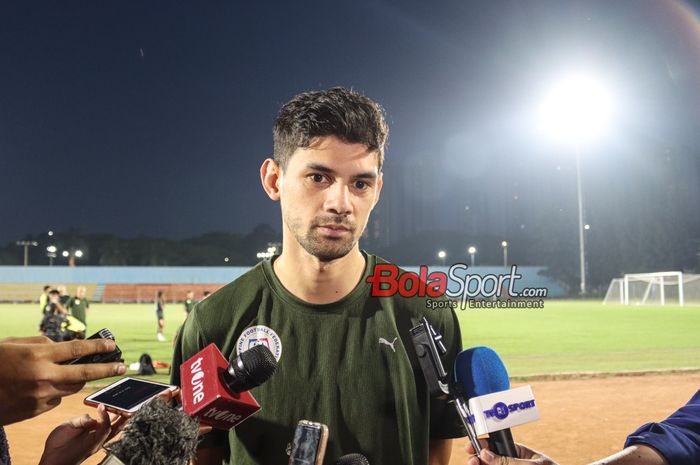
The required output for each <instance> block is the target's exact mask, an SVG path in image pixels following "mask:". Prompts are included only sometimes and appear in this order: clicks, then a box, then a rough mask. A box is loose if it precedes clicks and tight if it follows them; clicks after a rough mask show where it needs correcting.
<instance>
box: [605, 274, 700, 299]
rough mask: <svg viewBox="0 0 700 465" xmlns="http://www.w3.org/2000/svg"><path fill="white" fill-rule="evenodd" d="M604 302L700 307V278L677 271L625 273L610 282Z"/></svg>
mask: <svg viewBox="0 0 700 465" xmlns="http://www.w3.org/2000/svg"><path fill="white" fill-rule="evenodd" d="M603 303H604V304H613V303H615V304H624V305H680V306H683V305H700V275H699V274H688V273H682V272H680V271H663V272H659V273H635V274H626V275H625V276H624V277H623V278H615V279H613V280H612V281H611V282H610V286H608V292H606V294H605V299H603Z"/></svg>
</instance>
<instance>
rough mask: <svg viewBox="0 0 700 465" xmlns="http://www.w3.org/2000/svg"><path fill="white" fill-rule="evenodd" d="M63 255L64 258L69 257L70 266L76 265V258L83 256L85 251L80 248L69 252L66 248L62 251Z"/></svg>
mask: <svg viewBox="0 0 700 465" xmlns="http://www.w3.org/2000/svg"><path fill="white" fill-rule="evenodd" d="M61 255H62V256H63V257H64V258H67V259H68V266H75V259H76V258H82V256H83V251H82V250H80V249H78V250H74V251H71V252H69V251H67V250H64V251H63V252H61Z"/></svg>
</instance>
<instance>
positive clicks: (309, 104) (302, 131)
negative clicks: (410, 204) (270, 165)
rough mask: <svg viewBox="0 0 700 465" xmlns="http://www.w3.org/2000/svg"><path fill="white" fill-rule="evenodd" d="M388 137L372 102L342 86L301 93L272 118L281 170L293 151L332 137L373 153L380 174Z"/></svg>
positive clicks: (275, 155) (275, 148) (387, 132)
mask: <svg viewBox="0 0 700 465" xmlns="http://www.w3.org/2000/svg"><path fill="white" fill-rule="evenodd" d="M388 135H389V127H388V126H387V124H386V121H385V120H384V110H383V109H382V107H381V106H380V105H379V104H378V103H376V102H375V101H373V100H372V99H370V98H368V97H365V96H364V95H362V94H360V93H358V92H356V91H354V90H352V89H346V88H344V87H333V88H330V89H328V90H317V91H310V92H303V93H301V94H299V95H297V96H295V97H294V98H293V99H292V100H290V101H289V102H287V103H285V104H284V105H283V106H282V108H281V109H280V111H279V113H278V115H277V118H276V119H275V125H274V127H273V129H272V136H273V141H274V159H275V161H276V162H277V164H278V165H279V166H280V167H281V168H282V170H284V169H285V168H286V167H287V163H288V161H289V158H290V157H291V156H292V154H293V153H294V151H295V150H296V149H298V148H306V147H309V146H310V145H311V144H312V143H313V139H315V138H316V137H322V136H335V137H337V138H339V139H340V140H342V141H343V142H347V143H353V144H354V143H360V144H364V145H365V146H366V147H367V149H368V150H369V151H370V152H377V158H378V161H379V170H380V171H381V169H382V164H383V163H384V147H385V145H386V141H387V137H388Z"/></svg>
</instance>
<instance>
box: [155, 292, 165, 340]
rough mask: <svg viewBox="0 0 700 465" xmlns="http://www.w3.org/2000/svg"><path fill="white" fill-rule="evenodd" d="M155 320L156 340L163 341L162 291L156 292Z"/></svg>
mask: <svg viewBox="0 0 700 465" xmlns="http://www.w3.org/2000/svg"><path fill="white" fill-rule="evenodd" d="M155 303H156V319H157V320H158V331H157V332H156V338H157V339H158V341H160V342H163V341H165V336H163V327H164V326H165V298H164V297H163V291H158V294H157V295H156V302H155Z"/></svg>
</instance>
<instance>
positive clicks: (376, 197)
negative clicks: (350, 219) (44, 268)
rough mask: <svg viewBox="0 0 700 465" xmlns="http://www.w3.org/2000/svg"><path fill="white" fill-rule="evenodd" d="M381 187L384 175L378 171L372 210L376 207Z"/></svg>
mask: <svg viewBox="0 0 700 465" xmlns="http://www.w3.org/2000/svg"><path fill="white" fill-rule="evenodd" d="M383 185H384V175H383V173H382V172H381V171H380V172H379V176H377V191H376V192H377V193H376V195H375V197H374V205H372V208H374V207H375V206H377V204H378V203H379V195H380V194H381V193H382V186H383Z"/></svg>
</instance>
